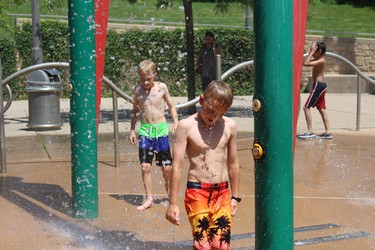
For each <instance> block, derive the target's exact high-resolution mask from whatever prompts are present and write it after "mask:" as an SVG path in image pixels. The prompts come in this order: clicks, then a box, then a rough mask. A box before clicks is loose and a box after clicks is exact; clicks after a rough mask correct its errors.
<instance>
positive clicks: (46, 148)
mask: <svg viewBox="0 0 375 250" xmlns="http://www.w3.org/2000/svg"><path fill="white" fill-rule="evenodd" d="M125 137H126V136H125V134H121V136H120V139H121V145H120V152H121V157H120V158H121V162H120V166H119V167H117V168H116V167H115V166H114V165H115V164H114V157H113V141H112V140H111V135H107V136H106V135H100V136H99V139H98V154H99V164H98V178H99V181H98V185H99V216H98V218H97V219H94V220H80V219H75V218H74V216H73V212H72V209H71V162H70V141H69V139H67V137H66V136H65V137H64V136H43V135H38V136H34V137H14V138H9V139H8V140H7V162H8V164H7V170H8V171H7V173H6V174H1V175H0V218H1V226H0V228H1V230H0V246H1V247H0V248H1V249H28V250H30V249H191V244H192V243H191V238H192V237H191V233H190V226H189V223H188V220H187V217H186V215H185V213H184V210H183V191H184V188H183V185H182V186H181V188H180V199H179V202H180V208H181V210H182V212H183V213H182V215H183V216H182V218H181V225H180V226H179V227H176V226H173V225H172V224H170V223H169V222H167V221H166V220H165V218H164V215H165V211H166V206H167V202H166V198H167V197H166V194H165V190H164V184H163V180H162V176H161V172H160V170H159V169H157V168H156V167H155V170H154V172H153V185H154V187H153V189H154V193H155V203H156V204H155V206H153V207H152V208H151V209H148V210H147V211H143V212H139V211H137V209H136V207H137V206H138V205H139V204H141V202H142V199H143V194H144V191H143V185H142V181H141V176H140V169H139V166H138V162H137V161H138V156H137V149H136V147H132V146H130V145H129V144H128V143H127V141H126V138H125ZM374 139H375V136H373V135H363V134H357V133H356V132H351V133H342V134H341V133H339V132H336V133H335V135H334V139H333V140H321V139H312V140H297V142H296V151H295V159H294V195H295V197H294V202H295V206H294V218H295V220H294V227H295V234H294V238H295V247H296V248H298V249H314V250H319V249H348V250H349V249H358V250H360V249H363V250H367V249H374V248H375V238H374V235H375V214H374V213H375V175H374V167H375V158H374V155H375V143H374ZM252 143H253V136H252V133H241V134H240V136H239V140H238V154H239V158H240V166H241V187H240V192H241V198H242V200H243V201H242V202H241V204H240V208H239V212H238V214H237V215H236V217H234V220H233V229H232V241H231V245H232V249H254V246H255V235H254V231H255V225H254V212H255V211H254V209H255V206H254V162H253V159H252V155H251V152H250V148H251V146H252ZM184 176H186V174H185V175H184ZM184 182H185V181H184V180H183V181H182V183H184Z"/></svg>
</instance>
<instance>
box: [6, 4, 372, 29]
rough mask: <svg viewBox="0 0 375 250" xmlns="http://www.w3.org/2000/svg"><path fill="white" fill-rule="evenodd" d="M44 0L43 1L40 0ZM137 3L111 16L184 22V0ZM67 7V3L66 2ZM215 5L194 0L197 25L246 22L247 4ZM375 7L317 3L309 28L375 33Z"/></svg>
mask: <svg viewBox="0 0 375 250" xmlns="http://www.w3.org/2000/svg"><path fill="white" fill-rule="evenodd" d="M40 2H41V3H42V2H43V1H40ZM138 2H139V3H138V4H135V5H132V4H129V3H128V1H127V0H111V1H110V9H109V17H110V18H112V19H125V20H129V19H132V20H135V21H136V20H141V21H152V22H157V21H163V22H174V23H181V25H184V23H185V17H184V11H183V4H182V1H176V0H174V1H173V2H174V5H173V6H172V7H171V8H159V9H157V8H156V6H155V4H156V2H157V1H156V0H148V1H138ZM65 6H67V5H65ZM214 6H215V4H210V3H202V2H194V3H193V15H194V16H193V18H194V23H195V24H209V25H229V26H244V25H245V15H246V13H245V9H246V8H245V6H244V5H242V4H236V3H232V4H230V7H229V11H228V13H225V14H217V13H215V11H214ZM8 11H9V12H10V13H23V14H31V3H29V4H27V5H26V4H25V5H23V6H19V7H15V6H12V8H11V9H9V10H8ZM67 13H68V11H67V7H62V8H55V9H53V10H51V9H47V8H46V7H45V6H43V5H42V6H41V14H48V15H61V16H67ZM374 20H375V8H371V7H365V8H357V7H354V6H352V5H336V4H323V3H316V4H310V5H309V19H308V22H307V29H308V30H321V31H336V32H362V33H375V25H374Z"/></svg>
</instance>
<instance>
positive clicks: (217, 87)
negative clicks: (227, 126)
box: [203, 80, 233, 109]
mask: <svg viewBox="0 0 375 250" xmlns="http://www.w3.org/2000/svg"><path fill="white" fill-rule="evenodd" d="M203 98H204V100H206V101H208V102H209V103H210V104H211V105H213V106H214V107H223V108H226V109H229V108H230V106H232V103H233V92H232V88H231V87H230V86H229V84H228V83H226V82H224V81H219V80H215V81H212V82H211V83H210V84H209V85H208V86H207V88H206V90H205V91H204V92H203Z"/></svg>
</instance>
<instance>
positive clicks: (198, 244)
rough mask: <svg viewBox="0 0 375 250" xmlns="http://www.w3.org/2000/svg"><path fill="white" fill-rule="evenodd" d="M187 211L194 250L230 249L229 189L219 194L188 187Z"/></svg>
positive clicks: (215, 191) (213, 191)
mask: <svg viewBox="0 0 375 250" xmlns="http://www.w3.org/2000/svg"><path fill="white" fill-rule="evenodd" d="M210 193H211V194H210ZM208 201H210V202H209V204H208ZM185 209H186V212H187V215H188V218H189V222H190V224H191V228H192V233H193V241H194V242H193V247H194V249H229V246H230V237H231V234H230V232H231V221H232V219H231V213H230V191H229V189H226V190H221V191H220V194H219V191H217V190H211V191H207V190H202V189H195V188H189V187H188V188H187V189H186V192H185Z"/></svg>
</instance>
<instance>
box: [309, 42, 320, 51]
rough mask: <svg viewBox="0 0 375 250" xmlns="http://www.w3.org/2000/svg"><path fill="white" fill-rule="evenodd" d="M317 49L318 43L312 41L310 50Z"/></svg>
mask: <svg viewBox="0 0 375 250" xmlns="http://www.w3.org/2000/svg"><path fill="white" fill-rule="evenodd" d="M317 49H318V45H317V44H316V43H313V44H312V45H311V48H310V51H311V52H315V51H316V50H317Z"/></svg>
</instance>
